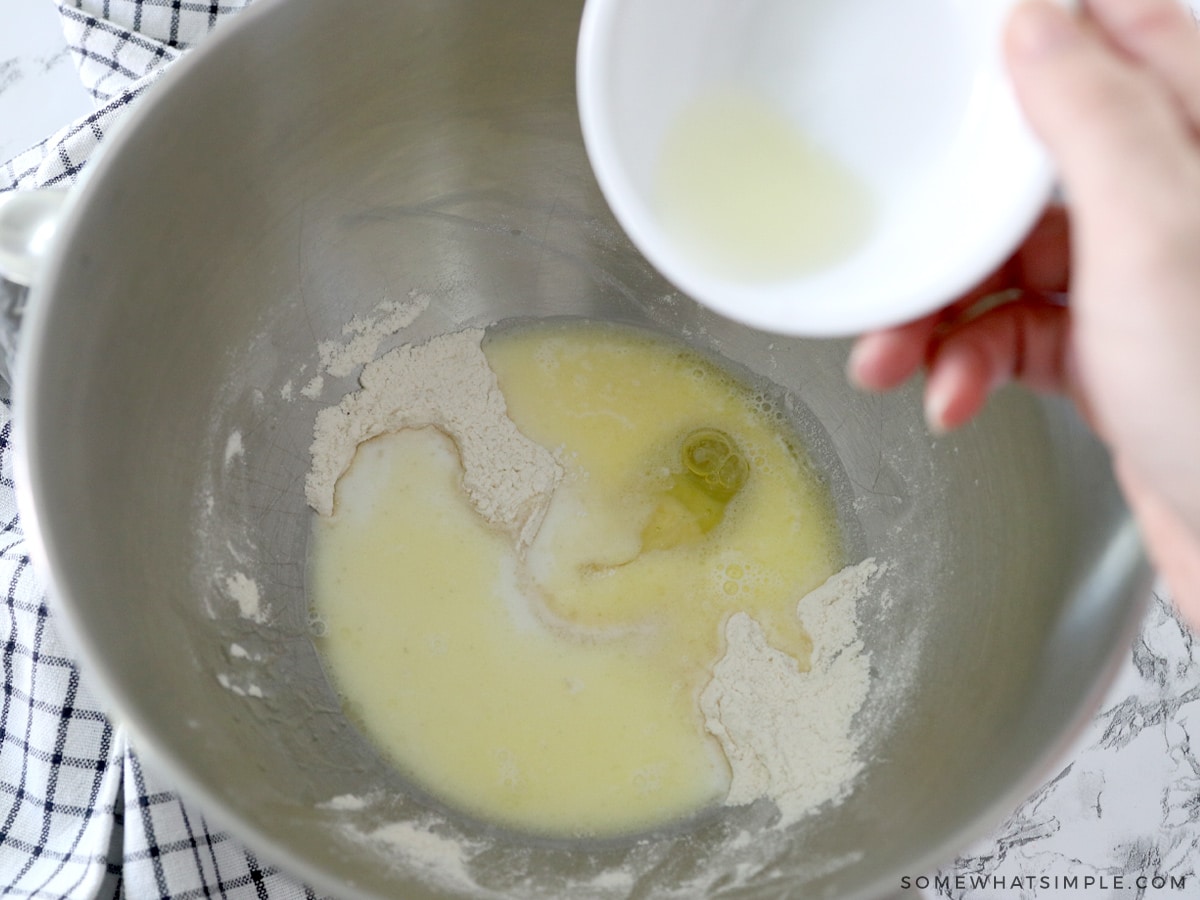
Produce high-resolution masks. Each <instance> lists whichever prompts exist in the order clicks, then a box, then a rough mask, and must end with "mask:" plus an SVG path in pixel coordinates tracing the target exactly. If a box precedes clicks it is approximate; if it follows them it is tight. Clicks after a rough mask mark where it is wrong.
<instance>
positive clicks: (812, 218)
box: [656, 90, 873, 280]
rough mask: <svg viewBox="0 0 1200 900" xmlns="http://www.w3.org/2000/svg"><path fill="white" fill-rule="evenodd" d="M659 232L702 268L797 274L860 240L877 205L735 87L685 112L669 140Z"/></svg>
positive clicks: (778, 116)
mask: <svg viewBox="0 0 1200 900" xmlns="http://www.w3.org/2000/svg"><path fill="white" fill-rule="evenodd" d="M656 201H657V207H658V214H659V217H660V219H661V221H662V223H663V227H664V228H665V229H667V231H668V232H669V233H670V234H671V235H672V236H673V237H674V238H675V239H676V241H677V242H678V243H679V245H680V246H681V248H683V249H685V250H686V251H687V252H688V253H689V255H690V256H692V257H693V258H694V259H695V260H696V262H697V264H698V265H704V266H705V267H706V268H708V269H709V270H710V271H712V272H713V273H714V274H717V275H721V276H725V277H733V278H745V279H750V280H771V279H778V278H786V277H792V276H796V275H800V274H804V273H808V272H811V271H814V270H817V269H821V268H824V267H827V266H830V265H833V264H834V263H836V262H838V261H840V260H841V259H843V258H844V257H846V256H848V255H849V254H850V253H851V252H853V251H854V250H855V249H856V248H857V247H858V246H860V245H861V244H862V242H863V241H864V239H865V238H866V236H867V233H868V231H869V229H870V226H871V223H872V206H873V204H872V201H871V197H870V194H869V192H868V191H867V189H866V187H865V185H864V184H863V183H862V181H861V180H860V179H859V178H858V177H857V176H855V174H854V173H853V172H851V171H850V169H848V168H847V167H846V166H845V165H844V164H843V163H841V162H840V161H839V160H838V159H837V158H836V157H834V156H833V155H832V154H830V153H828V152H827V151H825V150H824V149H822V148H821V147H819V146H818V145H816V144H815V143H813V142H812V141H811V140H810V139H809V138H808V137H807V136H806V135H805V134H804V133H803V132H801V131H800V130H799V129H798V128H796V127H795V126H794V125H793V124H792V123H791V122H790V121H788V119H787V118H785V117H784V116H783V115H782V113H780V112H779V111H777V110H775V109H774V108H772V107H771V106H770V105H769V104H768V103H766V102H764V101H762V100H760V99H758V98H756V97H754V96H752V95H750V94H748V93H742V92H738V91H734V90H723V91H714V92H713V93H711V94H706V95H704V96H702V97H700V98H699V99H698V100H697V101H695V102H694V103H693V104H692V105H691V106H689V107H686V108H685V109H684V111H683V112H682V113H681V114H680V116H679V117H678V119H677V120H676V121H675V122H674V123H672V125H671V127H670V129H669V130H668V132H667V135H666V137H665V139H664V141H663V145H662V150H661V155H660V159H659V166H658V172H657V184H656Z"/></svg>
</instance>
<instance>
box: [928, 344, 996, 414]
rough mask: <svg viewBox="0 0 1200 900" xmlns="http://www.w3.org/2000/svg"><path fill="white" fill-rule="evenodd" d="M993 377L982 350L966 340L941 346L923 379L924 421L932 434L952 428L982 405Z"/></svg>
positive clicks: (977, 410) (978, 409)
mask: <svg viewBox="0 0 1200 900" xmlns="http://www.w3.org/2000/svg"><path fill="white" fill-rule="evenodd" d="M991 382H992V378H991V375H990V370H989V366H988V361H987V359H986V357H985V356H984V354H983V353H982V352H981V351H980V350H979V349H978V348H976V347H975V346H973V345H971V344H968V343H949V344H946V345H944V346H943V347H942V349H941V350H940V351H939V352H938V354H937V356H936V358H935V359H934V360H933V362H932V364H931V365H930V367H929V377H928V379H927V380H926V382H925V397H924V414H925V424H926V426H927V427H928V428H929V430H930V431H932V432H933V433H935V434H944V433H946V432H948V431H953V430H954V429H955V428H959V427H960V426H962V425H965V424H966V423H967V422H969V421H970V420H971V419H972V418H974V417H975V415H976V414H977V413H978V412H979V411H980V410H981V409H982V408H983V405H984V403H985V402H986V401H987V397H988V394H989V392H990V391H991V387H992V385H991Z"/></svg>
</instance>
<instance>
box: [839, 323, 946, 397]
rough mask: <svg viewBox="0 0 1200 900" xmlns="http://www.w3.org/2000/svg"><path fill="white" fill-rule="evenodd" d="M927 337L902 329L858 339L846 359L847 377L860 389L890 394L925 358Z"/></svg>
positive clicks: (875, 333) (870, 334)
mask: <svg viewBox="0 0 1200 900" xmlns="http://www.w3.org/2000/svg"><path fill="white" fill-rule="evenodd" d="M925 345H926V337H925V335H924V334H921V335H910V334H909V333H908V332H907V331H906V330H904V329H894V330H889V331H876V332H871V333H869V334H864V335H862V336H861V337H859V338H858V339H857V340H856V341H855V342H854V346H853V347H852V348H851V349H850V355H849V357H848V358H847V359H846V377H847V378H848V379H849V381H850V383H851V384H852V385H854V386H855V387H856V388H858V389H859V390H864V391H890V390H891V389H892V388H895V387H899V386H900V385H901V384H903V383H904V382H905V381H907V380H908V379H909V378H911V377H912V376H913V375H914V374H915V373H916V371H917V369H919V368H920V366H921V363H922V361H923V359H924V353H925Z"/></svg>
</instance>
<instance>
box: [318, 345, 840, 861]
mask: <svg viewBox="0 0 1200 900" xmlns="http://www.w3.org/2000/svg"><path fill="white" fill-rule="evenodd" d="M484 351H485V354H486V362H487V364H489V365H490V367H491V369H492V370H493V371H494V372H495V376H496V378H497V379H498V384H499V387H500V389H501V390H502V392H503V396H504V400H505V402H506V404H507V410H508V415H509V417H511V419H512V420H513V422H515V423H516V425H517V427H518V428H519V429H520V431H521V432H523V433H524V434H525V435H526V436H527V437H529V438H531V439H532V440H533V441H536V442H537V443H539V444H541V445H542V446H544V447H546V448H549V449H550V450H552V451H553V452H554V453H555V455H556V457H557V460H558V462H559V464H560V465H561V466H562V469H563V477H562V479H561V481H560V482H559V483H558V486H557V488H556V489H555V490H554V492H553V496H552V499H551V500H550V503H549V506H548V510H547V512H546V514H545V518H544V520H543V521H542V523H541V526H540V529H539V530H538V532H537V534H536V536H535V537H534V539H533V540H532V542H531V543H530V545H529V546H528V547H527V548H522V547H520V546H519V545H518V542H517V541H514V539H513V536H512V534H511V533H509V532H506V531H505V530H503V529H499V528H497V527H495V526H494V525H492V524H489V523H488V521H486V520H485V519H484V518H483V517H482V516H481V515H480V513H479V511H478V509H477V508H476V507H474V506H473V505H472V504H471V502H470V501H469V499H468V498H467V496H466V495H465V493H464V491H463V490H462V486H461V481H462V468H461V463H460V459H459V455H458V453H457V449H456V446H455V444H454V442H453V441H452V440H451V439H450V438H448V437H447V436H446V434H445V433H444V432H443V431H442V430H439V429H438V428H436V427H423V428H410V429H405V430H402V431H399V432H396V433H394V434H388V435H384V436H381V437H377V438H374V439H372V440H370V441H368V442H366V443H364V444H362V445H361V446H360V447H359V448H358V451H357V454H356V456H355V459H354V462H353V464H352V465H351V467H350V469H349V470H348V471H347V472H346V474H345V475H343V476H342V478H341V479H340V480H339V481H338V484H337V491H336V497H335V503H334V509H333V513H332V515H330V516H318V517H316V518H315V525H314V531H313V540H312V543H311V550H310V559H311V563H310V564H311V570H310V594H311V597H312V600H313V605H314V607H315V612H316V613H317V615H318V616H319V617H320V618H321V619H323V620H324V623H325V637H324V638H322V639H321V647H322V650H323V652H324V655H325V657H326V660H327V663H328V666H329V669H330V672H331V675H332V677H333V679H334V681H335V683H336V684H337V686H338V688H339V690H340V691H341V692H342V695H343V697H344V699H345V704H346V707H347V710H348V712H349V713H350V715H351V716H352V717H353V718H354V719H355V720H356V721H357V722H358V723H359V724H360V726H361V727H362V728H363V730H364V731H365V732H366V733H367V734H368V735H369V736H370V737H371V738H372V739H373V740H374V741H375V742H376V744H377V745H378V746H379V747H380V748H381V749H382V750H383V751H384V752H385V753H386V754H387V755H388V756H389V757H390V758H391V759H392V760H393V761H394V762H395V764H396V765H397V766H398V767H399V769H400V770H401V771H403V772H404V773H406V774H407V775H408V776H409V777H410V778H411V779H412V780H413V781H414V782H415V783H416V784H418V785H420V786H421V787H422V788H423V789H424V790H425V791H427V792H428V793H429V794H430V795H431V796H433V797H436V798H438V799H440V800H441V801H442V802H443V803H445V804H446V805H448V806H450V807H453V808H455V809H458V810H460V811H462V812H466V813H468V814H471V815H474V816H477V817H479V818H481V819H485V820H488V821H491V822H495V823H499V824H503V825H506V826H509V827H512V828H516V829H520V830H523V831H526V832H534V833H539V834H546V835H556V836H590V837H603V836H612V835H618V834H624V833H630V832H637V831H642V830H647V829H651V828H655V827H660V826H663V825H667V824H670V823H672V822H676V821H679V820H682V819H685V818H687V817H689V816H692V815H694V814H696V813H698V812H700V811H702V810H704V809H705V808H707V807H710V806H711V805H712V804H714V803H719V802H720V801H721V800H722V798H723V797H724V796H725V794H726V791H727V790H728V787H729V768H728V765H727V763H726V761H725V759H724V757H723V755H722V753H721V750H720V747H719V745H718V744H717V743H716V742H715V741H714V740H713V739H712V738H711V737H710V736H709V735H707V734H706V732H705V729H704V720H703V717H702V716H701V714H700V712H699V709H698V703H697V698H698V695H699V693H700V692H701V690H702V689H703V688H704V686H705V685H706V684H707V683H708V681H709V679H710V678H711V667H712V666H713V664H714V663H715V662H716V661H717V659H718V658H719V657H720V655H721V652H722V646H721V640H722V639H721V635H722V629H723V626H724V623H725V622H726V620H727V619H728V618H729V616H730V615H731V614H732V613H734V612H737V611H744V612H746V613H748V614H749V615H750V616H752V617H753V618H754V620H755V621H756V622H758V623H759V624H760V625H761V626H762V628H763V630H764V632H765V634H766V635H767V638H768V640H769V642H770V643H771V645H772V646H774V647H776V648H778V649H780V650H782V651H784V652H785V653H787V654H788V655H789V656H791V657H792V658H794V659H795V660H796V663H797V666H798V667H800V668H801V669H803V668H806V667H807V664H808V658H809V654H810V652H811V643H810V641H809V638H808V635H806V634H805V632H804V630H803V629H802V628H801V626H800V623H799V620H798V618H797V617H796V601H797V600H798V599H799V598H800V597H801V596H803V595H804V594H805V593H806V592H808V591H809V590H810V589H812V588H814V587H816V586H817V585H819V584H821V583H822V582H823V581H824V580H825V579H826V578H827V577H828V576H829V575H831V574H832V573H833V572H834V571H835V570H836V569H837V568H838V566H839V564H840V562H841V551H840V547H839V542H838V539H837V530H836V526H835V521H834V514H833V510H832V503H831V500H830V497H829V495H828V492H827V490H826V488H825V487H824V485H823V483H822V482H821V480H820V479H819V478H817V477H816V475H815V473H814V472H813V470H812V469H811V467H810V465H809V464H808V462H807V460H806V457H805V456H804V453H803V451H802V450H801V449H800V448H799V447H798V445H797V444H796V440H795V436H794V435H793V434H791V433H790V432H789V431H788V430H787V429H786V428H785V427H783V425H782V424H781V423H782V419H781V417H780V415H779V414H778V412H777V411H776V410H775V409H774V408H773V406H772V404H771V403H770V402H769V401H768V400H767V399H766V398H765V397H764V396H762V395H761V394H758V393H756V392H755V391H754V390H752V389H751V388H749V387H747V386H746V385H745V384H743V383H741V382H740V381H738V380H736V379H734V378H732V377H731V376H730V375H729V374H727V373H726V372H724V371H723V370H721V369H719V368H717V367H716V366H714V365H713V364H711V363H710V362H708V361H707V360H706V359H704V358H702V357H700V356H698V355H697V354H695V353H693V352H692V351H690V350H688V349H686V348H683V347H682V346H680V345H677V344H675V343H672V342H668V341H665V340H663V339H660V338H657V337H651V336H648V335H646V334H644V333H642V332H638V331H632V330H628V329H622V328H617V327H611V326H601V325H597V324H566V325H562V324H560V325H538V326H529V327H525V328H522V329H515V330H512V331H508V332H504V333H501V334H497V335H495V336H493V337H491V338H490V339H488V340H487V341H486V343H485V345H484ZM495 467H496V469H495V471H496V473H497V477H503V473H504V460H503V459H497V460H495Z"/></svg>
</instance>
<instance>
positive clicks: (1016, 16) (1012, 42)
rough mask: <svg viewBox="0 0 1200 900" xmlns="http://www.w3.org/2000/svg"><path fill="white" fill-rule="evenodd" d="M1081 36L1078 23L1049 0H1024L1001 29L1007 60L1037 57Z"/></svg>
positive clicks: (1051, 53)
mask: <svg viewBox="0 0 1200 900" xmlns="http://www.w3.org/2000/svg"><path fill="white" fill-rule="evenodd" d="M1082 37H1083V35H1082V32H1081V31H1080V29H1079V23H1078V22H1077V21H1076V20H1075V18H1074V17H1073V16H1072V15H1071V14H1070V13H1069V12H1068V11H1067V10H1066V9H1064V8H1063V7H1062V6H1060V5H1058V4H1057V3H1054V2H1052V0H1024V2H1022V3H1019V4H1017V6H1016V8H1014V9H1013V11H1012V14H1011V16H1010V17H1009V20H1008V27H1007V29H1006V31H1005V48H1006V50H1007V52H1008V56H1009V59H1010V60H1013V61H1022V60H1039V59H1044V58H1046V57H1048V56H1052V55H1054V54H1056V53H1059V52H1061V51H1062V50H1065V49H1068V48H1069V47H1071V46H1072V45H1074V44H1075V43H1077V42H1078V41H1079V40H1080V39H1081V38H1082Z"/></svg>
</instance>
